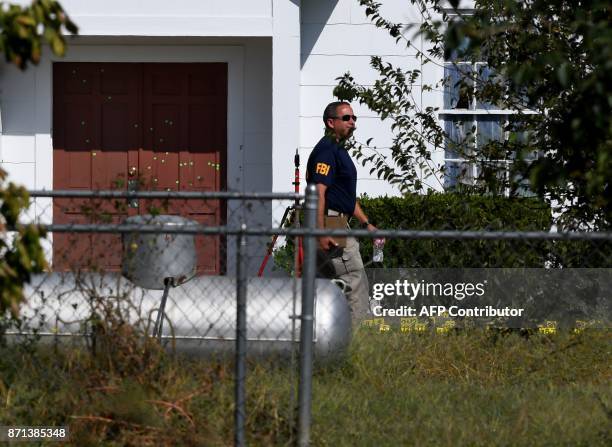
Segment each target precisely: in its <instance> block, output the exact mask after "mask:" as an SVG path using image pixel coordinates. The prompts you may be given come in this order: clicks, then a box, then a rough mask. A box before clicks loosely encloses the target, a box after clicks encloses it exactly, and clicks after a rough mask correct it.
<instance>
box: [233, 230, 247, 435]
mask: <svg viewBox="0 0 612 447" xmlns="http://www.w3.org/2000/svg"><path fill="white" fill-rule="evenodd" d="M241 230H242V231H241V232H240V233H239V234H238V235H237V237H236V241H237V251H236V373H235V376H236V377H235V380H236V383H235V404H236V410H235V414H234V421H235V433H234V445H236V446H237V447H242V446H245V445H246V437H245V432H244V430H245V429H244V426H245V421H246V389H245V387H246V384H245V381H246V352H247V321H246V320H247V312H246V311H247V304H246V300H247V277H246V273H247V272H246V268H245V257H246V244H247V241H246V235H245V233H244V231H245V230H246V225H245V224H242V226H241Z"/></svg>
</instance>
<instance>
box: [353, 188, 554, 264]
mask: <svg viewBox="0 0 612 447" xmlns="http://www.w3.org/2000/svg"><path fill="white" fill-rule="evenodd" d="M360 204H361V206H362V207H363V209H364V211H365V212H366V214H367V215H368V217H369V219H370V221H372V222H373V223H374V224H375V225H376V226H377V227H378V228H379V229H402V230H430V231H431V230H435V231H438V230H449V231H549V229H550V227H551V222H552V218H551V213H550V209H549V208H548V207H547V206H546V205H544V204H543V203H542V202H540V201H537V200H535V199H531V198H529V199H527V198H520V199H519V198H504V197H492V196H475V195H463V194H455V193H431V194H427V195H407V196H405V197H377V198H370V197H367V196H366V197H362V198H361V199H360ZM353 220H354V219H353ZM353 225H357V222H353ZM360 242H361V254H362V257H363V259H364V262H366V263H367V261H368V260H370V259H371V256H372V255H371V253H372V241H371V240H370V239H366V238H363V239H361V241H360ZM550 251H551V243H550V242H546V241H539V240H536V241H526V240H525V241H522V240H518V241H517V240H451V239H420V240H408V239H403V240H401V239H390V240H387V243H386V245H385V260H384V262H383V266H384V267H405V268H426V267H448V268H451V267H473V268H476V267H544V265H545V263H546V262H547V261H548V260H549V257H550Z"/></svg>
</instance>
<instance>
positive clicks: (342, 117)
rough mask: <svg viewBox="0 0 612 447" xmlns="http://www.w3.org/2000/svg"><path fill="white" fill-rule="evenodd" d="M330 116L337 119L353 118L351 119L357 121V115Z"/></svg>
mask: <svg viewBox="0 0 612 447" xmlns="http://www.w3.org/2000/svg"><path fill="white" fill-rule="evenodd" d="M332 118H335V119H339V120H342V121H349V120H350V119H351V118H353V121H355V122H356V121H357V117H356V116H355V115H342V116H332Z"/></svg>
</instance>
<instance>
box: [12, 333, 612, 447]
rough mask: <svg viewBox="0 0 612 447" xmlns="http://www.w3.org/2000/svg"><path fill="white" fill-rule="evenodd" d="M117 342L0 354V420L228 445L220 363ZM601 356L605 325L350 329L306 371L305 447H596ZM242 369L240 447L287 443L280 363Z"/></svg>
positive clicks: (86, 441)
mask: <svg viewBox="0 0 612 447" xmlns="http://www.w3.org/2000/svg"><path fill="white" fill-rule="evenodd" d="M123 335H124V338H119V337H117V338H113V343H111V344H108V345H105V344H103V343H102V344H99V345H98V347H97V350H96V354H95V355H92V353H91V352H90V351H88V350H77V349H71V350H67V349H65V350H54V349H52V348H48V347H47V348H45V349H42V348H41V349H36V350H31V349H18V348H16V347H4V348H0V425H69V426H70V430H71V433H72V435H71V441H70V445H74V446H79V447H81V446H88V445H92V446H93V445H96V446H97V445H108V446H124V445H134V446H141V445H155V446H162V445H181V446H182V445H184V446H191V445H193V446H200V445H205V446H208V445H211V446H217V445H218V446H222V445H223V446H224V445H232V443H233V379H232V376H233V368H232V366H231V365H230V364H228V363H220V362H212V361H211V362H203V361H197V362H196V361H188V360H184V359H175V358H173V357H171V356H167V355H163V354H162V353H160V352H159V351H158V350H157V349H156V347H155V345H154V344H150V343H141V342H138V341H134V340H132V341H129V342H127V341H124V342H119V340H130V339H129V334H123ZM611 350H612V333H610V331H604V330H601V331H597V330H589V331H585V332H584V333H582V334H577V335H576V334H567V333H558V334H554V335H542V334H535V335H531V336H530V337H525V336H521V335H520V334H518V333H509V334H502V333H495V332H491V331H489V332H487V331H482V330H470V331H464V332H456V333H451V334H448V335H434V334H431V333H427V334H403V333H400V332H398V331H395V332H388V333H379V332H376V331H373V330H369V329H362V330H360V331H359V332H358V333H357V334H356V336H355V338H354V342H353V344H352V346H351V350H350V353H349V355H348V357H347V358H346V359H345V360H344V361H340V362H338V363H337V364H334V365H327V366H321V367H318V368H317V369H316V372H315V377H314V396H313V404H312V407H313V426H312V439H313V445H315V446H325V445H330V446H331V445H334V446H336V445H338V446H345V445H346V446H387V445H388V446H398V445H419V446H420V445H432V446H433V445H436V446H440V445H443V446H457V445H459V446H461V445H466V446H472V445H482V446H490V445H502V446H504V445H568V446H569V445H571V446H575V445H584V446H593V445H595V446H597V445H602V446H607V445H610V444H611V443H612V431H611V429H610V427H611V426H612V424H611V422H612V421H611V419H612V389H611V387H610V379H611V372H612V368H611V361H610V360H611ZM248 373H249V375H248V380H247V392H248V404H247V412H248V419H247V431H248V435H247V437H248V440H249V445H262V446H270V445H290V444H291V439H292V437H293V436H292V433H293V431H292V430H293V429H292V423H291V422H292V418H293V417H294V414H295V413H294V411H292V405H291V402H292V399H291V395H292V394H291V392H292V389H295V386H296V385H295V384H292V382H291V380H290V377H291V370H290V368H289V366H288V362H287V361H283V362H275V363H274V364H251V365H249V369H248ZM293 378H294V379H296V378H297V374H296V373H294V374H293ZM22 445H26V444H22ZM53 445H57V444H53Z"/></svg>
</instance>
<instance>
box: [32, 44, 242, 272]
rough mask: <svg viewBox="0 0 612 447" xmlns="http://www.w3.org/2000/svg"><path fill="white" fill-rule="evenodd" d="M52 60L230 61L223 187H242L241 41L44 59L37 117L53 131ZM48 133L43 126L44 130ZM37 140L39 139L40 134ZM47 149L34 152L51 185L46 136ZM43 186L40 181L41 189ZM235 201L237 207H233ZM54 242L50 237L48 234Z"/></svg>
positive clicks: (231, 248) (80, 51)
mask: <svg viewBox="0 0 612 447" xmlns="http://www.w3.org/2000/svg"><path fill="white" fill-rule="evenodd" d="M53 62H127V63H129V62H143V63H191V62H222V63H226V64H227V70H228V72H227V152H226V153H227V159H226V171H225V174H226V177H225V179H224V183H225V186H226V188H227V189H228V190H232V191H244V166H243V164H244V151H243V150H242V149H243V144H244V79H243V78H244V48H243V46H242V45H223V44H220V45H210V44H208V45H207V44H204V43H203V44H201V45H200V44H198V45H174V44H171V45H146V44H138V45H116V44H113V45H86V44H78V39H75V41H74V43H71V46H70V49H69V51H68V53H67V55H66V57H64V58H57V57H51V58H44V59H43V60H42V61H41V63H40V65H39V67H38V70H41V71H46V72H47V73H48V76H37V99H36V102H37V103H36V110H37V116H36V120H37V123H38V127H39V128H41V130H42V129H46V131H48V132H49V133H50V134H52V129H51V127H52V122H53V121H52V120H53V116H52V110H53V79H52V64H53ZM42 132H45V130H42ZM42 132H41V133H42ZM37 139H38V138H37ZM44 145H45V146H48V150H38V149H39V147H40V146H38V141H37V151H36V157H37V159H36V170H37V176H36V177H37V178H39V179H48V180H47V181H45V182H44V183H46V184H45V185H44V187H46V188H48V189H50V188H52V185H53V142H52V141H51V138H48V139H47V141H46V142H45V144H44ZM40 187H43V185H37V188H40ZM50 205H51V200H48V203H47V202H45V203H43V202H42V201H41V203H40V204H39V206H41V207H42V208H45V209H46V210H47V211H46V212H45V213H44V216H43V217H42V218H41V223H52V222H53V215H52V211H50V209H51V208H52V207H51V206H50ZM232 205H234V206H232ZM236 208H237V206H236V204H231V203H230V204H228V206H227V207H226V215H225V222H227V225H236V224H237V223H238V221H239V219H241V218H242V217H243V215H242V213H240V212H236ZM49 239H50V241H49V243H51V242H52V235H50V237H49ZM235 254H236V248H235V244H232V243H228V244H227V250H226V256H225V261H226V262H225V265H226V266H227V269H226V273H227V274H233V272H235V262H233V260H234V259H235Z"/></svg>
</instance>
